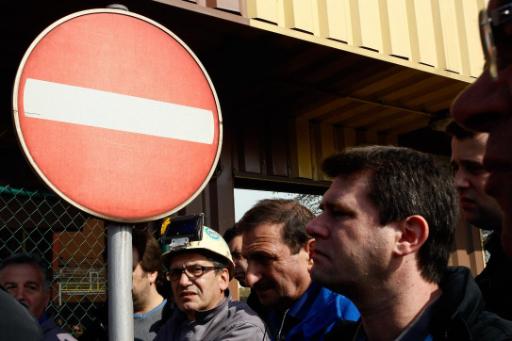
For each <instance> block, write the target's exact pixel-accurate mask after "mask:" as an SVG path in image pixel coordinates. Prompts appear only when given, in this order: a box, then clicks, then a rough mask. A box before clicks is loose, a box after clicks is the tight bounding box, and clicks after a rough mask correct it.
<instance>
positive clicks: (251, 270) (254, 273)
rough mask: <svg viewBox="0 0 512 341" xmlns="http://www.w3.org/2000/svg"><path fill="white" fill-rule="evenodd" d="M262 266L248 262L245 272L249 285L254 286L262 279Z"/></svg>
mask: <svg viewBox="0 0 512 341" xmlns="http://www.w3.org/2000/svg"><path fill="white" fill-rule="evenodd" d="M259 268H260V266H258V265H256V264H254V263H253V262H247V271H246V273H245V282H246V283H247V285H248V286H249V287H252V286H253V285H254V284H255V283H257V282H258V281H259V280H260V279H261V271H260V269H259Z"/></svg>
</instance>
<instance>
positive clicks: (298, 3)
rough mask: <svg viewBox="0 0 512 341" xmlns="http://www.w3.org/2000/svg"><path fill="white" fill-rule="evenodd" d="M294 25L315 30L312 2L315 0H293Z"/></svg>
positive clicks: (302, 28) (309, 30)
mask: <svg viewBox="0 0 512 341" xmlns="http://www.w3.org/2000/svg"><path fill="white" fill-rule="evenodd" d="M292 3H293V23H294V27H295V28H298V29H301V30H303V31H307V32H313V20H312V17H311V16H312V12H313V8H312V3H313V1H304V0H293V1H292Z"/></svg>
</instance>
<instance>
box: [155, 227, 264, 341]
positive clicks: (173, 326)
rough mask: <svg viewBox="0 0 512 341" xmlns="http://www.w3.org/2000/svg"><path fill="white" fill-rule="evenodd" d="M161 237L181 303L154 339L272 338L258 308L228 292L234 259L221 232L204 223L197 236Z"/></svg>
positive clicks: (175, 294) (260, 340) (175, 293)
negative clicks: (252, 308) (256, 309)
mask: <svg viewBox="0 0 512 341" xmlns="http://www.w3.org/2000/svg"><path fill="white" fill-rule="evenodd" d="M198 236H199V237H198ZM196 237H197V238H196ZM163 240H164V244H163V245H162V248H163V250H164V252H163V254H162V258H163V262H164V264H165V265H166V266H167V268H168V272H167V278H168V280H169V281H170V282H171V287H172V292H173V297H174V301H175V304H176V307H177V309H174V311H173V312H172V315H171V317H170V318H169V320H168V321H167V322H166V323H165V325H164V326H163V327H162V329H161V330H160V332H159V333H158V336H157V338H156V340H158V341H167V340H191V341H192V340H194V341H195V340H212V341H213V340H233V341H236V340H239V341H252V340H254V341H267V340H269V338H268V335H267V333H266V328H265V325H264V324H263V321H261V319H260V318H259V317H258V316H257V315H256V313H254V311H252V310H251V309H250V308H249V307H248V306H247V304H245V303H244V302H235V301H232V300H231V298H230V297H229V290H228V287H229V281H230V279H231V277H232V276H233V270H234V264H233V260H232V258H231V254H230V252H229V248H228V246H227V244H226V242H225V241H224V239H223V238H222V236H221V235H219V234H218V233H217V232H216V231H214V230H212V229H210V228H208V227H206V226H202V227H200V233H199V234H198V235H196V236H194V237H192V236H186V237H184V236H181V235H176V236H173V238H171V239H170V240H167V241H165V240H166V239H165V238H164V239H163Z"/></svg>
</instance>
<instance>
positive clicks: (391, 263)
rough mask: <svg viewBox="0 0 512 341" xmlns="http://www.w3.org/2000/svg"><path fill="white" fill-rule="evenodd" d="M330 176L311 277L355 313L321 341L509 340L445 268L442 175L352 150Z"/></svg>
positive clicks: (447, 192)
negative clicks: (341, 295)
mask: <svg viewBox="0 0 512 341" xmlns="http://www.w3.org/2000/svg"><path fill="white" fill-rule="evenodd" d="M322 168H323V170H324V172H325V173H326V174H327V175H328V176H330V177H331V178H333V182H332V183H331V186H330V187H329V189H328V190H327V192H325V194H324V196H323V198H322V202H321V205H320V207H321V209H322V210H323V212H322V213H321V214H320V215H319V216H318V217H316V218H315V219H313V220H312V221H311V222H310V223H309V224H308V226H307V231H308V232H309V234H311V235H312V236H313V237H314V238H315V240H316V252H315V256H314V257H313V259H314V266H313V269H312V271H311V273H312V276H313V278H314V279H315V280H317V281H318V282H320V283H322V284H324V285H325V286H327V287H329V288H331V289H332V290H334V291H336V292H343V293H344V294H345V295H346V296H347V297H349V298H350V299H351V300H352V301H353V302H354V303H355V304H356V305H357V307H358V309H359V311H360V312H361V319H360V321H359V322H358V323H351V324H349V323H347V322H346V321H345V322H344V323H339V324H338V325H337V326H336V327H335V328H334V330H333V331H332V333H330V334H329V335H328V336H327V337H326V339H328V340H372V341H374V340H401V341H408V340H510V339H511V338H512V322H510V321H506V320H503V319H501V318H499V317H498V316H497V315H496V314H493V313H490V312H488V311H485V310H483V300H482V297H481V293H480V290H479V289H478V286H477V285H476V283H475V282H474V280H473V279H472V277H471V274H470V272H469V269H467V268H462V267H458V268H448V266H447V264H448V256H449V254H450V250H451V247H452V244H453V239H454V231H455V226H456V223H457V193H456V192H455V189H454V188H453V184H452V181H451V180H452V179H451V176H450V174H449V172H448V169H447V167H442V166H441V165H440V164H439V163H438V162H436V161H435V160H434V158H433V157H432V156H430V155H428V154H424V153H420V152H417V151H414V150H412V149H408V148H400V147H389V146H388V147H384V146H367V147H356V148H351V149H348V150H345V151H344V152H342V153H340V154H337V155H334V156H332V157H329V158H328V159H326V160H325V161H324V163H323V167H322Z"/></svg>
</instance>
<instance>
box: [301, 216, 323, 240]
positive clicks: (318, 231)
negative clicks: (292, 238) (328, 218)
mask: <svg viewBox="0 0 512 341" xmlns="http://www.w3.org/2000/svg"><path fill="white" fill-rule="evenodd" d="M322 214H323V213H322ZM322 214H321V215H319V216H318V217H316V218H314V219H313V220H311V221H310V222H309V223H308V224H307V226H306V232H307V233H308V234H309V235H310V236H312V237H315V238H326V237H327V236H328V230H327V229H326V228H325V227H324V225H323V223H322Z"/></svg>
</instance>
